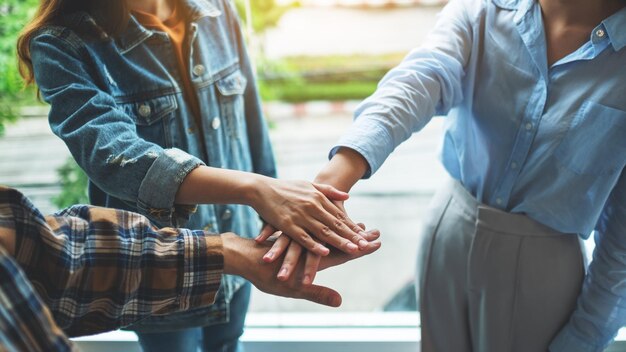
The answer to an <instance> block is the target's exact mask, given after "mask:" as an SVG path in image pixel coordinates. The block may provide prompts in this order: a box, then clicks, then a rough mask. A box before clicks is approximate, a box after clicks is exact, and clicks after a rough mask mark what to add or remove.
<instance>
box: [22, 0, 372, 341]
mask: <svg viewBox="0 0 626 352" xmlns="http://www.w3.org/2000/svg"><path fill="white" fill-rule="evenodd" d="M18 52H19V55H20V59H21V64H22V66H21V68H22V73H23V76H24V77H25V79H26V81H27V82H28V83H32V82H33V80H34V81H36V83H37V85H38V87H39V89H40V93H41V96H42V97H43V99H44V100H45V101H46V102H48V103H49V104H50V106H51V110H50V113H49V121H50V126H51V128H52V131H53V132H54V133H55V134H56V135H58V136H59V137H60V138H61V139H63V141H64V142H65V143H66V145H67V146H68V148H69V150H70V152H71V153H72V155H73V156H74V158H75V159H76V161H77V162H78V164H79V165H80V166H81V168H82V169H83V170H85V172H86V173H87V175H88V176H89V197H90V201H91V203H92V204H94V205H98V206H105V207H110V208H118V209H125V210H130V211H134V212H138V213H141V214H143V215H145V216H147V217H148V218H149V219H150V220H151V221H153V222H154V223H156V224H159V225H160V226H174V227H182V226H184V227H187V228H191V229H204V230H207V231H213V232H218V233H222V232H234V233H237V234H239V235H241V236H244V237H252V236H255V235H256V234H258V232H259V225H260V223H261V221H260V220H259V218H258V215H260V216H261V217H262V218H263V220H264V221H265V222H267V224H268V226H270V225H271V226H272V227H273V228H276V229H277V230H281V231H285V232H288V233H289V234H291V235H292V236H293V237H294V238H297V241H298V242H299V243H300V244H301V245H303V246H304V248H306V249H308V250H309V251H310V252H311V253H314V254H317V255H327V254H328V253H329V250H328V248H326V247H325V246H323V245H322V244H320V243H318V242H317V241H315V240H314V239H313V238H312V236H313V237H320V238H323V239H324V242H325V243H328V244H329V245H332V246H334V247H337V248H340V249H342V250H343V251H344V252H347V253H354V252H355V251H358V250H359V248H361V249H363V248H365V247H366V246H367V241H365V238H367V234H366V233H365V232H364V231H362V230H361V228H360V227H358V226H357V225H356V224H354V223H353V222H352V221H351V220H350V219H349V218H347V216H345V214H344V213H343V211H342V209H340V208H338V207H337V205H335V204H334V203H332V202H331V200H330V199H333V200H341V199H345V198H347V194H345V193H342V192H339V191H337V190H335V189H334V188H332V187H329V186H325V185H319V184H311V183H309V182H305V181H277V180H275V179H274V178H273V177H275V176H276V168H275V162H274V157H273V154H272V148H271V145H270V141H269V137H268V131H267V126H266V122H265V120H264V119H263V113H262V110H261V106H260V101H259V97H258V92H257V87H256V85H255V82H254V77H253V73H252V68H251V65H250V61H249V58H248V55H247V53H246V50H245V47H244V43H243V40H242V34H241V29H240V25H239V22H238V17H237V15H236V12H235V10H234V9H233V6H232V4H231V3H230V2H228V1H225V0H180V1H179V0H176V1H166V0H127V1H124V0H116V1H113V0H111V1H105V2H91V1H90V2H82V1H78V0H44V1H42V3H41V4H40V7H39V9H38V13H37V15H36V17H35V19H34V20H33V21H32V22H31V23H30V24H29V25H28V26H27V27H26V28H25V30H24V33H23V34H22V36H21V37H20V39H19V42H18ZM255 210H256V212H255ZM257 213H258V215H257ZM311 258H315V256H314V255H313V254H312V255H311ZM311 260H312V261H313V260H314V261H315V262H317V260H318V259H311ZM307 268H311V269H307V270H308V274H307V273H305V275H304V276H305V277H307V278H309V279H305V280H304V281H305V284H310V283H312V278H313V277H314V273H315V270H316V264H315V265H307ZM311 271H312V272H311ZM249 296H250V285H249V284H247V283H246V281H244V279H242V278H240V277H234V276H227V277H226V278H225V279H224V280H223V281H222V285H221V288H220V291H219V293H218V297H217V299H216V302H215V304H214V305H212V306H211V307H210V308H209V309H196V310H191V311H188V312H182V313H175V314H171V315H168V316H163V317H156V316H155V317H151V318H149V319H145V320H143V321H141V322H139V323H137V324H135V325H133V326H132V327H131V329H133V330H135V331H136V332H137V333H138V335H139V340H140V343H141V344H142V346H143V348H144V349H145V350H155V351H156V350H162V351H172V350H176V351H195V350H196V348H197V346H198V344H200V343H201V344H202V347H203V348H204V350H206V351H236V350H238V348H239V347H238V346H239V344H238V338H239V336H240V335H241V334H242V332H243V324H244V318H245V313H246V310H247V308H248V301H249ZM197 327H203V328H202V329H200V328H197ZM200 341H201V342H200Z"/></svg>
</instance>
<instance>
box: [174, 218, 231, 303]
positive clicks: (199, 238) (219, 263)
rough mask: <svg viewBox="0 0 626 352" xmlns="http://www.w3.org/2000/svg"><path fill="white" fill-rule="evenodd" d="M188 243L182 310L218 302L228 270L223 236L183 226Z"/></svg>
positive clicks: (182, 290)
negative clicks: (226, 269) (221, 285)
mask: <svg viewBox="0 0 626 352" xmlns="http://www.w3.org/2000/svg"><path fill="white" fill-rule="evenodd" d="M180 231H181V232H182V235H183V240H184V243H185V248H184V251H185V264H184V272H183V273H182V283H181V291H180V299H179V309H180V310H181V311H183V310H188V309H192V308H199V307H206V306H209V305H211V304H213V303H214V302H215V295H216V294H217V291H218V290H219V288H220V283H221V280H222V274H223V272H224V252H223V246H222V238H221V236H219V235H215V234H209V233H207V232H205V231H199V230H187V229H181V230H180Z"/></svg>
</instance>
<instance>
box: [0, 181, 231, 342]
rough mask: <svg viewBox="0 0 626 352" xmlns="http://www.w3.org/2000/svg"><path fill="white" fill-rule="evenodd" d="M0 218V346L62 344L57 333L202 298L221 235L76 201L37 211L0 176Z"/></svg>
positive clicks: (206, 296) (208, 299)
mask: <svg viewBox="0 0 626 352" xmlns="http://www.w3.org/2000/svg"><path fill="white" fill-rule="evenodd" d="M0 227H2V228H8V229H11V230H14V231H15V234H16V236H15V237H16V246H15V253H14V256H10V255H9V254H8V252H7V251H6V249H5V248H2V247H1V246H0V350H19V351H26V350H28V351H31V350H38V351H53V350H54V351H57V350H72V349H75V347H74V346H73V345H72V343H71V341H69V339H68V337H67V336H81V335H89V334H95V333H100V332H104V331H109V330H114V329H117V328H120V327H124V326H127V325H130V324H132V323H135V322H137V321H139V320H141V319H143V318H147V317H149V316H151V315H154V314H167V313H171V312H175V311H181V310H186V309H190V308H196V307H200V306H206V305H210V304H212V303H213V300H214V298H215V293H216V292H217V290H218V288H219V285H220V279H221V275H222V269H223V256H222V242H221V238H220V236H216V235H209V234H207V233H206V232H204V231H191V230H185V229H172V228H163V229H157V228H156V227H154V226H153V225H152V224H151V223H150V222H149V221H148V220H147V219H146V218H145V217H143V216H141V215H139V214H135V213H131V212H127V211H120V210H114V209H106V208H99V207H93V206H86V205H77V206H73V207H71V208H68V209H66V210H63V211H61V212H58V213H56V214H54V215H52V216H47V217H44V216H43V215H42V214H41V213H40V212H39V211H38V210H37V208H35V207H34V206H33V204H32V203H31V202H30V201H29V200H28V199H27V198H25V197H24V196H23V195H22V194H21V193H20V192H18V191H17V190H14V189H10V188H5V187H1V186H0Z"/></svg>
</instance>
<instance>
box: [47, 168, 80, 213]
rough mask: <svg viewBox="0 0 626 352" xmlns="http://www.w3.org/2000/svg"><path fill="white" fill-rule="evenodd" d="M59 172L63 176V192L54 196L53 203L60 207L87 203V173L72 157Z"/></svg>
mask: <svg viewBox="0 0 626 352" xmlns="http://www.w3.org/2000/svg"><path fill="white" fill-rule="evenodd" d="M57 173H58V175H59V177H60V178H61V193H60V194H59V195H58V196H56V197H54V198H52V203H54V205H56V206H57V207H58V208H59V209H61V208H66V207H68V206H70V205H73V204H87V203H88V202H89V198H88V196H87V181H88V178H87V175H86V174H85V172H84V171H83V170H82V169H81V168H80V166H78V164H76V161H74V159H72V158H68V159H67V161H66V162H65V164H63V166H61V167H60V168H59V169H58V170H57Z"/></svg>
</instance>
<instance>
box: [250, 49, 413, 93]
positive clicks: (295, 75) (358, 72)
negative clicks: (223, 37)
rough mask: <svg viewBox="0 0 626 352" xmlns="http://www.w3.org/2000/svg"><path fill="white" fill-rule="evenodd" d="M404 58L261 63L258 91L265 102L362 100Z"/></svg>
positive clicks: (305, 58) (329, 58) (327, 58)
mask: <svg viewBox="0 0 626 352" xmlns="http://www.w3.org/2000/svg"><path fill="white" fill-rule="evenodd" d="M403 56H404V54H385V55H372V56H366V55H361V56H324V57H309V56H303V57H291V58H286V59H284V60H281V61H279V62H276V61H275V62H270V63H268V62H260V63H259V65H262V66H260V68H259V69H258V71H259V88H260V91H261V97H262V98H263V99H264V100H280V101H286V102H294V103H296V102H304V101H309V100H331V101H338V100H353V99H355V100H361V99H364V98H366V97H368V96H369V95H371V94H372V93H373V92H374V91H375V90H376V86H377V85H378V82H379V81H380V79H381V78H382V77H383V76H384V75H385V73H387V71H389V70H390V69H391V68H392V67H394V66H395V65H397V64H398V63H399V62H400V61H401V60H402V57H403Z"/></svg>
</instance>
